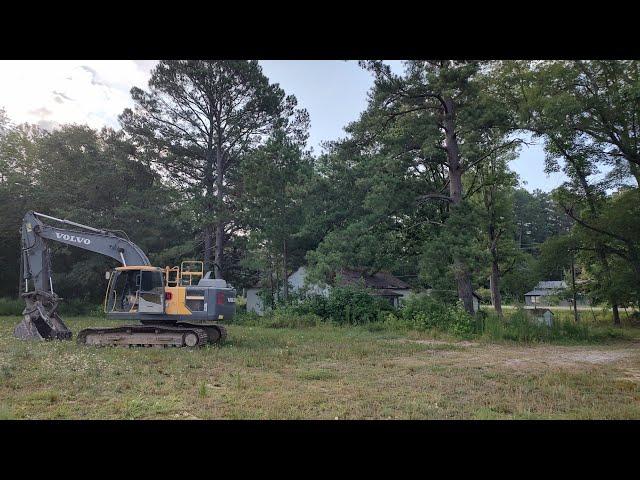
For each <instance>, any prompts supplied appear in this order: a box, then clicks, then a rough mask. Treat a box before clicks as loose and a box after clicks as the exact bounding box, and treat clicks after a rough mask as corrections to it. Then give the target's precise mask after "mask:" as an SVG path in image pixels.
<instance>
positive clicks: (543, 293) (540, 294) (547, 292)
mask: <svg viewBox="0 0 640 480" xmlns="http://www.w3.org/2000/svg"><path fill="white" fill-rule="evenodd" d="M552 294H553V293H552V292H551V291H550V289H549V290H531V291H530V292H527V293H525V294H524V296H525V297H530V296H531V297H544V296H547V295H552Z"/></svg>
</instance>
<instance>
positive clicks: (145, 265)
mask: <svg viewBox="0 0 640 480" xmlns="http://www.w3.org/2000/svg"><path fill="white" fill-rule="evenodd" d="M43 220H49V221H53V222H57V223H58V224H60V225H61V226H52V225H49V224H45V223H44V222H43ZM116 233H120V234H122V236H119V235H116ZM52 241H53V242H59V243H62V244H65V245H71V246H73V247H76V248H81V249H84V250H89V251H91V252H95V253H99V254H101V255H105V256H107V257H111V258H114V259H116V260H117V261H118V262H120V263H121V266H119V267H117V268H115V269H114V270H112V271H110V272H106V274H105V278H106V279H108V280H109V283H108V286H107V291H106V295H105V298H104V312H105V314H106V317H107V318H109V319H114V320H124V321H129V320H133V321H136V322H139V323H133V324H125V325H121V326H114V327H105V328H85V329H84V330H81V331H80V332H78V335H77V339H76V340H77V342H78V343H80V344H86V345H113V346H144V347H188V348H198V347H202V346H204V345H206V344H218V343H222V342H223V341H224V340H225V338H226V336H227V331H226V329H225V328H224V326H223V325H221V324H220V322H222V321H229V320H231V319H232V318H233V316H234V314H235V300H236V291H235V289H234V288H233V287H231V286H230V285H228V284H227V282H226V281H225V280H223V279H216V278H211V272H207V273H206V274H204V268H203V267H204V265H203V262H200V261H184V262H182V263H181V265H180V267H165V268H160V267H154V266H152V265H151V262H150V261H149V259H148V258H147V256H146V254H145V253H144V252H143V251H142V249H141V248H140V247H139V246H138V245H136V244H135V243H133V242H132V241H131V240H130V239H129V238H128V236H127V235H126V233H124V232H121V231H119V230H117V231H116V230H104V229H98V228H93V227H89V226H87V225H82V224H80V223H76V222H72V221H69V220H65V219H60V218H56V217H51V216H49V215H45V214H42V213H38V212H34V211H29V212H27V213H26V214H25V216H24V218H23V221H22V227H21V246H22V248H21V256H20V264H21V268H20V294H21V296H22V298H23V299H24V300H25V303H26V307H25V309H24V311H23V317H24V318H23V320H22V321H21V322H20V323H19V324H18V325H17V326H16V327H15V329H14V332H13V334H14V336H15V337H17V338H20V339H25V340H28V339H38V340H48V339H58V340H70V339H71V338H72V333H71V331H70V330H69V328H68V327H67V326H66V325H65V323H64V321H63V320H62V318H60V315H59V314H58V312H57V309H58V306H59V303H60V301H61V300H62V299H61V298H60V297H59V296H58V295H57V294H56V293H55V292H54V289H53V280H52V272H51V252H50V248H49V242H52Z"/></svg>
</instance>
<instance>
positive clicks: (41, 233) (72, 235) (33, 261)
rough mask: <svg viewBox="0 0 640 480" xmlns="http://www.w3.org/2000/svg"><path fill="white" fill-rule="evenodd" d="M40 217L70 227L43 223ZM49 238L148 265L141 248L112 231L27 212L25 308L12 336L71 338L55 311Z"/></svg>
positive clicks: (24, 229)
mask: <svg viewBox="0 0 640 480" xmlns="http://www.w3.org/2000/svg"><path fill="white" fill-rule="evenodd" d="M42 218H45V219H49V220H54V221H56V222H59V223H61V224H63V225H68V226H69V227H73V228H63V227H53V226H51V225H46V224H45V223H44V222H42V220H41V219H42ZM78 229H80V230H78ZM49 241H56V242H60V243H64V244H67V245H72V246H74V247H78V248H82V249H84V250H90V251H92V252H96V253H100V254H102V255H106V256H108V257H112V258H115V259H116V260H118V261H119V262H120V263H122V264H123V265H124V266H127V265H150V264H151V263H150V262H149V259H148V258H147V256H146V255H145V254H144V252H143V251H142V250H141V249H140V247H138V246H137V245H136V244H135V243H133V242H131V241H130V240H128V239H124V238H121V237H118V236H117V235H115V234H114V233H111V232H108V231H106V230H100V229H97V228H93V227H89V226H87V225H82V224H80V223H75V222H71V221H69V220H63V219H60V218H55V217H50V216H49V215H44V214H42V213H38V212H27V213H26V215H25V216H24V218H23V220H22V228H21V246H22V249H21V262H20V263H21V281H20V290H21V292H20V293H21V296H22V298H24V300H25V303H26V308H25V309H24V311H23V317H24V318H23V320H22V322H20V323H19V324H18V325H17V326H16V328H15V329H14V336H16V337H18V338H21V339H59V340H68V339H71V331H70V330H69V329H68V328H67V326H66V325H65V324H64V322H63V321H62V319H61V318H60V316H59V315H58V313H57V309H58V303H59V301H60V298H59V297H58V296H57V295H56V293H55V292H54V290H53V280H52V276H51V252H50V250H49V244H48V242H49Z"/></svg>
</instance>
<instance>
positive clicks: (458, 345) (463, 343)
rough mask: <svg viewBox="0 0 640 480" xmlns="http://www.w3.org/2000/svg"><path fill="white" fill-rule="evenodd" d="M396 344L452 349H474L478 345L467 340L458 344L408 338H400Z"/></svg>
mask: <svg viewBox="0 0 640 480" xmlns="http://www.w3.org/2000/svg"><path fill="white" fill-rule="evenodd" d="M397 341H398V342H401V343H407V342H408V343H420V344H423V345H452V346H454V347H475V346H478V345H480V344H479V343H478V342H469V341H467V340H462V341H459V342H447V341H446V340H433V339H428V340H411V339H408V338H402V339H400V340H397Z"/></svg>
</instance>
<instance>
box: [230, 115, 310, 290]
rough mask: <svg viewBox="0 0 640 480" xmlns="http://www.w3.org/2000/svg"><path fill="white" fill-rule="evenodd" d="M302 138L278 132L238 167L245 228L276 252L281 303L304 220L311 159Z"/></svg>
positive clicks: (287, 284) (280, 130)
mask: <svg viewBox="0 0 640 480" xmlns="http://www.w3.org/2000/svg"><path fill="white" fill-rule="evenodd" d="M303 130H304V131H306V125H305V126H303ZM305 136H306V135H305ZM305 136H303V137H299V138H293V137H291V136H288V135H287V132H285V131H284V130H282V129H278V130H276V131H275V132H274V134H273V135H272V136H271V137H270V138H269V140H268V141H267V143H266V144H265V145H264V146H263V147H261V148H258V149H257V150H255V151H254V152H252V153H251V154H249V155H248V156H247V158H246V159H245V161H244V162H243V167H242V175H243V178H244V182H243V195H242V200H241V202H242V204H243V205H244V206H245V215H246V217H247V225H248V226H249V228H250V229H251V233H250V234H251V236H253V237H255V239H256V240H257V241H258V243H260V241H262V242H263V245H264V247H265V248H266V249H267V250H270V251H272V252H274V253H275V252H277V253H278V255H277V256H278V257H279V258H280V260H281V266H282V269H281V272H282V274H281V276H280V278H281V279H282V300H284V301H285V302H286V301H288V295H289V282H288V277H289V266H290V258H291V252H292V251H295V249H296V245H295V240H296V236H297V234H299V232H300V230H301V227H302V222H303V221H304V209H303V202H304V199H305V197H306V195H305V193H306V188H305V184H306V180H307V179H308V178H309V177H310V176H311V174H312V163H311V158H310V157H309V156H308V155H305V153H304V152H303V150H302V147H303V142H304V140H305ZM257 172H259V174H256V173H257Z"/></svg>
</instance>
